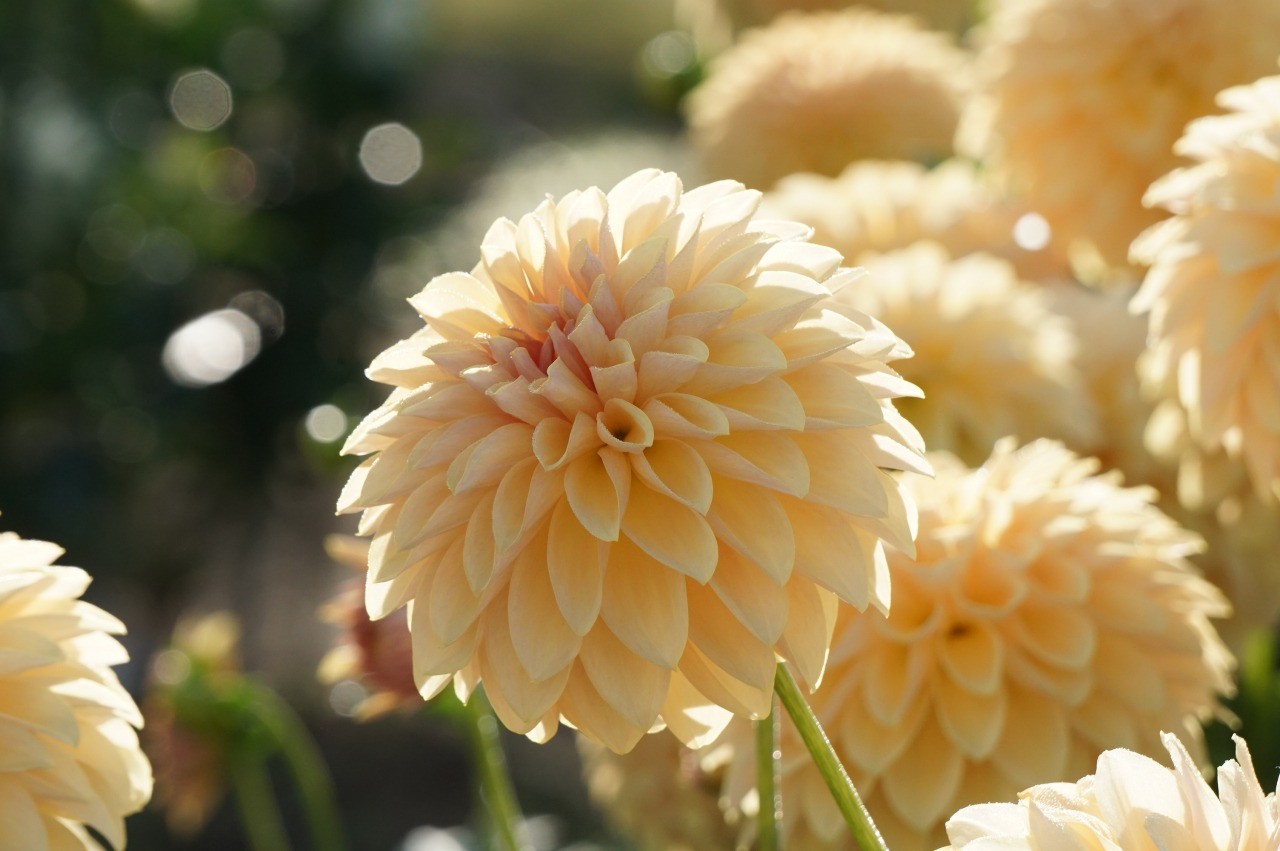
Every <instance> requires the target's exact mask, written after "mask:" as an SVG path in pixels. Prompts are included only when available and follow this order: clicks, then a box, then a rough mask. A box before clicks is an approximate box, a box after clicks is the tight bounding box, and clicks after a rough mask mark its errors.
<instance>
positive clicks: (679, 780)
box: [578, 736, 738, 851]
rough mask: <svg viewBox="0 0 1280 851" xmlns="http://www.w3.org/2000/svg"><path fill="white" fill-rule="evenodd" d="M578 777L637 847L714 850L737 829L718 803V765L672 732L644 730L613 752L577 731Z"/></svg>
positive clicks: (646, 850) (730, 841) (730, 843)
mask: <svg viewBox="0 0 1280 851" xmlns="http://www.w3.org/2000/svg"><path fill="white" fill-rule="evenodd" d="M578 753H579V754H580V755H581V757H582V773H583V779H584V780H586V783H587V791H588V793H589V794H590V796H591V802H592V803H593V804H595V805H596V807H598V808H599V809H600V811H601V812H602V813H603V814H604V817H605V820H606V821H607V822H608V823H609V824H610V826H612V827H613V829H614V830H616V831H617V832H618V833H620V834H621V835H622V836H624V837H626V838H627V839H629V840H631V842H633V843H634V844H635V846H636V847H637V848H639V849H641V851H717V849H725V850H726V851H727V849H731V848H733V847H734V837H735V836H736V834H737V832H738V831H737V829H736V828H735V827H733V826H731V825H730V824H729V823H728V822H727V821H725V817H724V813H723V812H722V811H721V809H720V801H719V798H720V785H721V782H722V780H723V773H724V772H723V766H717V767H715V768H710V769H709V768H708V767H706V766H705V765H704V760H701V759H700V758H699V755H698V753H697V751H692V750H689V749H688V748H686V747H684V746H683V745H681V744H680V742H679V740H677V739H676V738H675V737H673V736H646V737H645V738H643V739H641V740H640V742H639V743H638V744H637V745H636V746H635V748H633V749H632V750H631V752H630V753H625V754H616V753H614V752H613V751H611V750H609V749H608V748H606V747H603V746H602V745H598V744H596V743H595V742H592V741H591V740H589V739H586V738H583V737H581V736H579V737H578Z"/></svg>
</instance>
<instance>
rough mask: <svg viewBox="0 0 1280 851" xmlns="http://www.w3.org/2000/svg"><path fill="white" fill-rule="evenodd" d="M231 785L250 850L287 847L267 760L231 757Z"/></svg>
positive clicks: (279, 850) (275, 850)
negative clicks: (265, 761)
mask: <svg viewBox="0 0 1280 851" xmlns="http://www.w3.org/2000/svg"><path fill="white" fill-rule="evenodd" d="M229 768H230V774H231V789H232V792H233V793H234V794H235V799H236V806H237V807H238V808H239V810H240V823H241V824H243V825H244V832H245V836H246V837H247V838H248V840H249V848H250V849H251V851H288V850H289V837H288V835H287V834H286V833H285V832H284V820H283V819H281V817H280V807H279V806H278V805H277V804H276V793H275V791H274V790H273V789H272V788H271V778H270V777H268V776H267V767H266V764H265V763H264V762H262V761H260V760H248V759H237V760H233V761H232V764H231V766H230V767H229Z"/></svg>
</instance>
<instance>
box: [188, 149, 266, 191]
mask: <svg viewBox="0 0 1280 851" xmlns="http://www.w3.org/2000/svg"><path fill="white" fill-rule="evenodd" d="M257 185H258V170H257V168H256V167H255V166H254V164H253V160H251V159H249V156H248V154H246V153H244V152H243V151H241V150H239V149H238V148H219V149H218V150H216V151H211V152H210V153H209V154H208V155H207V156H206V157H205V158H204V161H203V162H201V163H200V188H201V189H202V190H204V194H205V195H206V196H208V198H209V200H210V201H215V202H217V203H219V204H228V205H235V204H243V203H245V202H246V201H248V200H249V199H250V198H251V197H252V196H253V190H254V188H255V187H256V186H257Z"/></svg>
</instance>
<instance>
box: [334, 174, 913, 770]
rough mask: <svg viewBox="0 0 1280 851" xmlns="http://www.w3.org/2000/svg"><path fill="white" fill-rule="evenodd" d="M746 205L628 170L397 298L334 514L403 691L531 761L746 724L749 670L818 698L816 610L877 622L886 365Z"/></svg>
mask: <svg viewBox="0 0 1280 851" xmlns="http://www.w3.org/2000/svg"><path fill="white" fill-rule="evenodd" d="M758 203H759V193H756V192H752V191H747V190H744V189H743V188H742V187H741V186H740V185H739V184H736V183H732V182H727V181H726V182H720V183H713V184H710V185H708V186H703V187H700V188H698V189H694V190H692V191H689V192H684V191H683V190H682V188H681V184H680V180H679V178H678V177H676V175H674V174H665V173H661V172H657V171H642V172H638V173H637V174H635V175H633V176H631V177H629V178H627V179H626V180H624V181H622V182H621V183H619V184H618V185H617V186H615V187H614V188H613V189H612V190H610V192H609V193H608V194H606V193H604V192H602V191H601V190H599V189H594V188H593V189H589V190H586V191H584V192H573V193H570V194H569V195H568V196H566V197H565V198H563V199H562V200H560V201H559V202H556V201H554V200H551V199H548V200H547V201H546V202H544V203H543V204H542V205H540V206H539V207H538V209H537V210H536V211H535V212H533V213H531V214H529V215H526V216H524V217H523V218H521V219H520V221H519V222H518V223H516V222H511V221H508V220H506V219H501V220H499V221H498V222H497V223H496V224H494V226H493V228H492V229H490V231H489V234H488V236H487V237H486V238H485V240H484V244H483V246H482V247H481V260H480V263H479V264H478V265H477V266H476V267H475V268H474V269H473V270H472V271H471V273H469V274H468V273H463V272H455V273H451V274H446V275H441V276H440V277H437V278H435V279H434V280H433V281H431V282H430V283H429V284H428V285H427V287H426V288H425V289H424V290H423V291H422V292H421V293H420V294H419V295H417V296H415V297H414V298H413V299H411V303H412V304H413V305H414V307H415V308H416V309H417V310H418V313H419V314H420V315H421V316H422V318H423V320H424V321H425V323H426V327H425V328H423V329H421V330H420V331H418V332H417V333H415V334H414V335H413V336H412V337H410V338H409V339H407V340H404V341H402V342H400V343H397V344H396V345H394V346H392V347H391V348H390V349H388V350H387V351H386V352H384V353H383V354H382V355H380V356H378V358H376V359H375V360H374V362H373V364H372V366H371V367H370V369H369V372H368V375H369V376H370V377H371V378H372V379H374V380H376V381H380V382H383V383H387V384H391V385H393V386H394V387H395V389H394V390H393V391H392V393H391V395H390V397H389V398H388V399H387V401H386V402H385V403H384V404H383V405H382V406H381V407H380V408H378V409H377V410H376V411H374V412H373V413H372V414H371V415H370V416H369V417H368V418H367V419H366V420H365V421H364V422H363V423H361V424H360V425H359V426H358V427H357V428H356V430H355V431H354V433H353V434H352V436H351V438H350V440H349V441H348V443H347V445H346V447H345V451H346V452H348V453H354V454H359V455H369V454H371V455H372V457H371V458H369V459H367V460H366V461H365V462H364V463H362V464H361V465H360V466H359V467H358V468H357V469H356V470H355V472H354V473H353V474H352V476H351V479H350V481H349V482H348V484H347V486H346V488H345V489H344V491H343V495H342V497H341V499H340V503H339V509H340V510H341V511H353V510H363V512H364V514H363V517H362V520H361V530H362V532H363V533H365V534H368V535H372V536H373V541H372V544H371V546H370V550H369V574H368V587H367V592H366V603H367V606H368V609H369V614H370V616H371V617H373V618H375V619H377V618H381V617H385V616H386V615H388V614H390V613H391V612H393V611H395V610H396V609H398V608H400V607H402V606H407V607H408V619H409V627H410V630H411V632H412V639H413V665H414V675H415V677H416V679H417V683H418V687H419V689H420V691H421V693H422V694H423V695H424V696H426V697H430V696H432V695H434V694H436V693H438V692H439V691H440V690H442V689H443V688H445V687H446V685H448V684H449V683H450V682H453V683H454V684H455V688H456V689H457V690H458V692H459V695H460V696H462V697H463V698H464V699H465V697H466V696H468V695H469V694H470V691H471V689H472V688H474V687H475V686H476V685H477V684H478V683H479V682H480V681H481V680H483V681H484V685H485V691H486V693H487V695H488V697H489V699H490V700H491V701H492V703H493V705H494V709H495V711H496V712H497V714H498V717H499V718H500V719H501V720H502V722H503V723H504V724H505V725H507V726H508V727H510V728H511V729H512V730H515V731H517V732H520V733H526V734H529V735H530V736H531V737H533V738H535V739H538V740H544V739H546V738H547V737H549V736H551V735H552V734H553V733H554V732H555V730H556V728H557V725H558V723H559V721H560V719H561V718H563V719H564V720H566V721H567V722H568V723H570V724H571V725H573V726H574V727H576V728H578V729H579V730H581V731H582V732H583V733H584V734H586V735H587V736H589V737H591V738H594V739H597V740H599V741H601V742H603V743H604V744H606V745H607V746H609V747H610V748H612V749H613V750H617V751H626V750H628V749H629V748H631V747H632V746H633V745H634V744H635V743H636V742H637V741H638V740H639V738H640V737H641V736H643V735H644V734H645V733H646V732H647V731H649V730H651V729H656V728H657V727H660V726H661V725H664V724H665V725H666V726H668V727H670V728H671V730H672V731H673V732H674V733H675V734H676V735H677V736H678V737H679V738H681V739H682V740H684V741H687V742H696V741H699V740H702V739H705V738H706V737H707V736H708V735H712V734H714V733H715V732H716V731H717V730H718V729H719V728H720V726H721V725H723V724H724V723H726V722H727V720H728V717H729V714H730V713H738V714H743V715H749V716H752V717H760V716H762V715H765V714H767V713H768V712H769V708H770V700H771V696H772V686H773V678H774V670H775V653H776V654H780V655H781V656H783V657H784V658H786V659H790V660H791V661H792V662H794V663H795V665H796V667H797V669H798V670H799V671H800V673H801V675H802V676H803V677H804V679H805V680H806V681H807V683H808V684H809V685H810V686H812V685H813V684H814V683H816V682H817V680H818V678H819V677H820V675H821V672H822V667H823V663H824V661H825V658H826V651H827V639H828V636H829V634H830V629H831V627H832V626H833V620H834V614H835V606H836V601H837V598H842V599H845V600H847V601H848V602H850V603H851V604H852V605H854V606H855V607H857V608H859V609H861V608H865V607H866V606H868V605H872V606H874V607H877V608H882V609H883V608H885V607H886V605H887V592H888V582H887V576H886V575H885V572H884V556H883V552H882V548H881V545H882V541H887V542H889V543H890V544H892V545H893V546H895V547H898V548H900V549H904V550H907V551H910V550H911V549H912V543H911V539H912V536H913V529H914V523H915V520H914V517H915V514H914V509H913V508H912V506H911V505H910V504H909V503H908V502H906V501H905V500H904V499H903V496H902V493H903V492H902V490H901V485H900V484H899V482H898V481H897V480H896V479H895V478H893V477H892V476H890V475H889V474H888V473H887V472H885V470H886V469H910V470H918V471H926V470H927V469H928V467H927V465H926V464H925V463H924V462H923V459H922V456H921V455H920V452H921V451H922V446H921V443H920V439H919V435H918V434H917V433H916V432H915V430H914V429H913V428H912V427H911V426H910V425H909V424H908V423H907V422H906V421H905V420H903V419H902V418H901V417H900V416H899V415H898V414H897V412H896V411H895V410H894V407H893V404H892V400H893V399H894V398H895V397H899V396H903V395H907V394H914V393H916V392H917V390H916V389H915V388H914V387H912V386H911V385H910V384H908V383H907V382H905V381H903V380H902V379H901V378H900V377H899V376H898V375H897V374H896V373H894V372H893V371H892V370H890V369H889V367H888V366H886V362H887V361H890V360H894V359H897V358H900V357H904V356H906V355H907V354H908V353H909V349H908V348H907V347H906V346H905V345H904V344H903V343H902V341H900V340H899V339H898V338H897V337H895V336H894V335H893V334H892V333H891V332H890V331H888V329H886V328H885V327H884V326H883V325H881V324H880V323H879V322H877V321H876V320H874V319H871V318H870V317H868V316H866V315H864V314H862V313H860V312H858V311H856V310H853V309H851V308H848V307H845V306H842V305H840V304H838V303H836V302H835V301H834V300H833V299H831V298H830V296H831V293H832V292H833V291H835V290H837V289H840V288H842V287H845V286H846V285H851V286H854V287H857V286H859V284H857V283H854V281H855V280H856V279H857V278H858V277H859V276H860V274H861V273H860V271H857V270H840V269H839V268H838V267H839V263H840V259H841V258H840V255H839V254H837V253H836V252H835V251H833V250H831V249H828V248H823V247H820V246H816V245H811V244H809V243H808V242H806V241H805V237H806V235H807V229H805V228H804V227H803V226H800V225H794V224H789V223H778V222H762V221H753V219H752V215H753V213H754V211H755V209H756V206H757V205H758ZM606 568H607V569H606ZM717 707H719V708H718V709H717Z"/></svg>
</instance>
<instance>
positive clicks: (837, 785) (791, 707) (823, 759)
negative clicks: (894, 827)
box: [773, 663, 889, 851]
mask: <svg viewBox="0 0 1280 851" xmlns="http://www.w3.org/2000/svg"><path fill="white" fill-rule="evenodd" d="M773 690H774V691H775V692H776V693H777V695H778V698H779V699H780V700H781V701H782V705H783V707H785V708H786V710H787V714H788V715H790V716H791V721H792V722H793V723H794V724H795V725H796V729H797V730H798V731H799V732H800V738H801V740H803V741H804V746H805V747H806V748H808V750H809V755H810V756H812V757H813V762H814V764H815V765H817V766H818V771H819V772H820V773H821V774H822V779H823V780H825V781H826V783H827V788H828V789H830V790H831V795H832V797H834V798H835V799H836V805H837V806H838V807H839V808H840V813H841V815H843V816H844V820H845V822H846V823H847V824H848V825H849V830H850V831H852V833H853V838H854V840H855V841H856V842H857V843H858V847H859V848H861V849H862V851H889V849H888V846H886V845H885V843H884V838H883V837H881V836H880V831H879V830H877V829H876V825H875V822H873V821H872V820H871V814H870V813H868V812H867V808H866V806H865V805H864V804H863V803H862V798H860V797H858V790H857V789H855V788H854V787H853V781H852V780H850V779H849V773H848V772H847V771H845V770H844V766H843V765H842V764H841V763H840V758H839V757H838V756H836V752H835V750H834V749H833V748H832V747H831V741H830V740H829V739H827V734H826V733H824V732H823V730H822V725H821V724H819V723H818V719H817V718H816V717H815V716H814V714H813V710H812V709H810V708H809V704H808V702H807V701H806V700H805V699H804V695H803V694H801V692H800V687H799V686H798V685H796V681H795V678H794V677H792V676H791V672H790V671H789V670H787V666H786V665H784V664H782V663H778V674H777V677H776V678H775V679H774V681H773Z"/></svg>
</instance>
